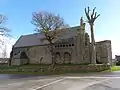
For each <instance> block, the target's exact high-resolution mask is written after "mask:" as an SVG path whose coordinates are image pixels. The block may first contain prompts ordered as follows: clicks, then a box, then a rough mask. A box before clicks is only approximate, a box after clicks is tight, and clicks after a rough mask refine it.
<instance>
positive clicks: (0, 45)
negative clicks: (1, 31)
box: [0, 36, 16, 57]
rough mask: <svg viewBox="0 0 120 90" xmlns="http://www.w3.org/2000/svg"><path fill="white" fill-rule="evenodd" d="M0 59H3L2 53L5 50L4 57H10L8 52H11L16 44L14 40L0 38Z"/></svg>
mask: <svg viewBox="0 0 120 90" xmlns="http://www.w3.org/2000/svg"><path fill="white" fill-rule="evenodd" d="M0 38H1V39H0V40H1V41H0V57H3V52H4V50H5V49H6V57H9V56H10V52H11V50H12V45H14V43H15V42H16V39H14V38H9V37H2V36H0Z"/></svg>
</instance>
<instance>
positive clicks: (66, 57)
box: [64, 52, 71, 64]
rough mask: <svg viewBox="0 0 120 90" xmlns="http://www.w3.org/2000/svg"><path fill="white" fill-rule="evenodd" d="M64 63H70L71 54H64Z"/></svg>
mask: <svg viewBox="0 0 120 90" xmlns="http://www.w3.org/2000/svg"><path fill="white" fill-rule="evenodd" d="M64 63H65V64H69V63H71V54H70V53H69V52H65V53H64Z"/></svg>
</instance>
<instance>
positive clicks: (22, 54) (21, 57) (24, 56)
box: [20, 51, 28, 59]
mask: <svg viewBox="0 0 120 90" xmlns="http://www.w3.org/2000/svg"><path fill="white" fill-rule="evenodd" d="M20 59H28V56H27V55H26V53H25V52H24V51H23V52H21V54H20Z"/></svg>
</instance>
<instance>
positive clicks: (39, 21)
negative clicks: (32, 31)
mask: <svg viewBox="0 0 120 90" xmlns="http://www.w3.org/2000/svg"><path fill="white" fill-rule="evenodd" d="M32 24H33V25H35V26H36V31H37V32H43V33H44V34H45V36H46V39H47V40H48V41H49V42H50V43H52V40H53V39H55V38H56V37H57V35H58V33H57V31H58V30H59V29H62V28H64V27H66V24H65V23H64V20H63V18H61V17H60V16H59V15H54V14H53V13H50V12H34V13H33V18H32Z"/></svg>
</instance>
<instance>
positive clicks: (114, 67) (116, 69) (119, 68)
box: [111, 66, 120, 71]
mask: <svg viewBox="0 0 120 90" xmlns="http://www.w3.org/2000/svg"><path fill="white" fill-rule="evenodd" d="M111 70H112V71H120V66H113V67H111Z"/></svg>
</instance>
